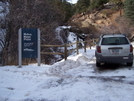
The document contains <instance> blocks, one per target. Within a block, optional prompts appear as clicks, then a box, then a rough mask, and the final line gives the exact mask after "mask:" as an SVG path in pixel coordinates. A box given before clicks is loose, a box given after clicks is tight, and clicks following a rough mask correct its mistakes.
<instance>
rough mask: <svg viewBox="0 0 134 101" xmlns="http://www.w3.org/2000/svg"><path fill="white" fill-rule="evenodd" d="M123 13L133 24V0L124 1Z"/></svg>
mask: <svg viewBox="0 0 134 101" xmlns="http://www.w3.org/2000/svg"><path fill="white" fill-rule="evenodd" d="M124 12H125V16H126V17H127V18H129V19H130V20H131V21H132V23H133V24H134V0H125V1H124Z"/></svg>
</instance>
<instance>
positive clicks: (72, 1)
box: [67, 0, 78, 4]
mask: <svg viewBox="0 0 134 101" xmlns="http://www.w3.org/2000/svg"><path fill="white" fill-rule="evenodd" d="M67 1H68V2H70V3H73V4H75V3H77V1H78V0H67Z"/></svg>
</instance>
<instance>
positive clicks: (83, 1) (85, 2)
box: [76, 0, 90, 13]
mask: <svg viewBox="0 0 134 101" xmlns="http://www.w3.org/2000/svg"><path fill="white" fill-rule="evenodd" d="M89 6H90V0H78V2H77V8H76V9H77V11H76V12H77V13H82V12H85V11H86V10H87V9H88V7H89Z"/></svg>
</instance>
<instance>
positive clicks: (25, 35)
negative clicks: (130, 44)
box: [18, 28, 40, 67]
mask: <svg viewBox="0 0 134 101" xmlns="http://www.w3.org/2000/svg"><path fill="white" fill-rule="evenodd" d="M18 45H19V67H21V66H22V58H37V59H38V60H37V61H38V66H40V30H39V29H27V28H21V29H19V44H18Z"/></svg>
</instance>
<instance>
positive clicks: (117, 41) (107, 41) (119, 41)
mask: <svg viewBox="0 0 134 101" xmlns="http://www.w3.org/2000/svg"><path fill="white" fill-rule="evenodd" d="M123 44H129V42H128V40H127V39H126V37H106V38H103V39H102V43H101V45H123Z"/></svg>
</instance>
